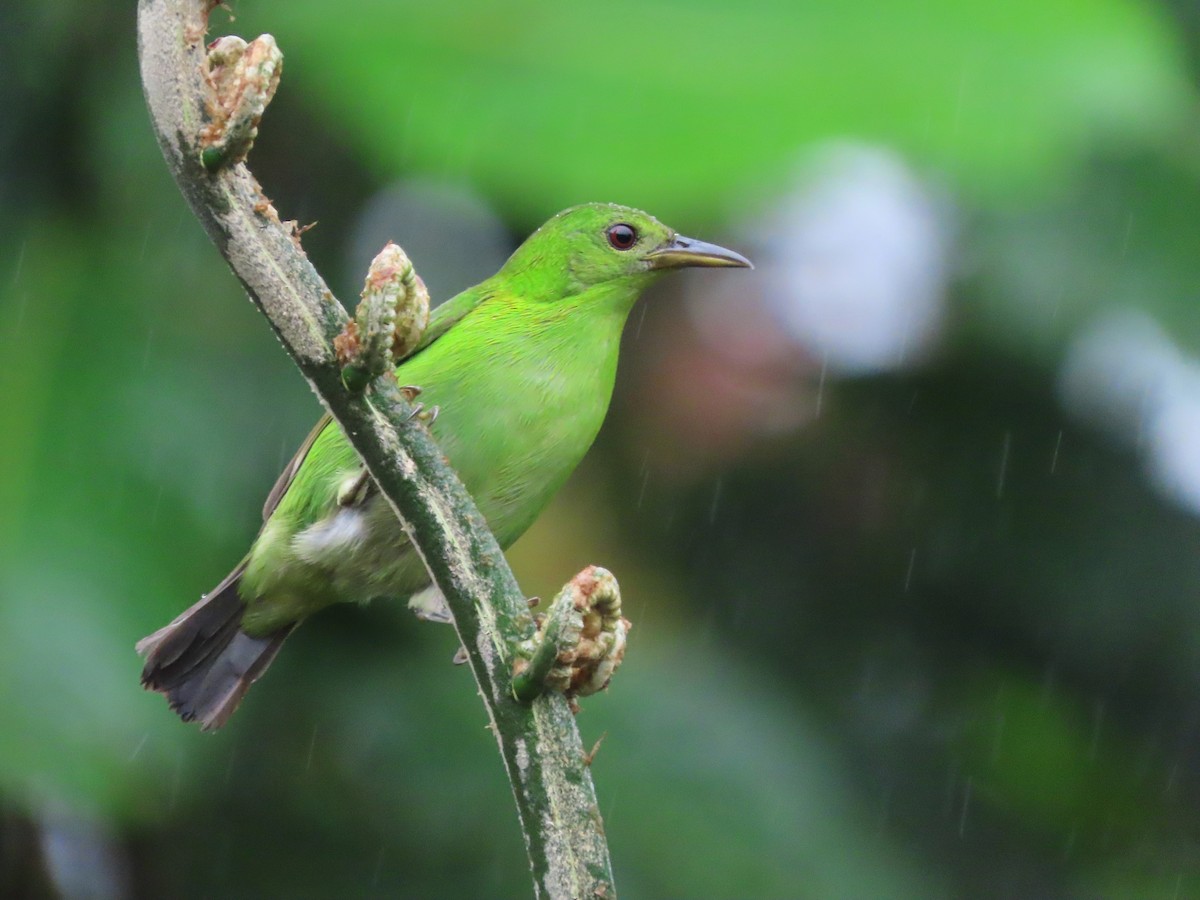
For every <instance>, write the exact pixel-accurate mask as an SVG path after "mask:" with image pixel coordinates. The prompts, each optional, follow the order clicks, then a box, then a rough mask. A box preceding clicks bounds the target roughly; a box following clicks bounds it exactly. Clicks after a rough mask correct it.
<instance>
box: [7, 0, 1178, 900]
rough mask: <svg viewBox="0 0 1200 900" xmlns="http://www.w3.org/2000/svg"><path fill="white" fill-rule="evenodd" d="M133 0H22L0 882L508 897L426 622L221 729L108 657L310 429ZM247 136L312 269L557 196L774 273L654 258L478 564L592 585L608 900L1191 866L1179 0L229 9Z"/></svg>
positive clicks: (283, 691) (499, 236)
mask: <svg viewBox="0 0 1200 900" xmlns="http://www.w3.org/2000/svg"><path fill="white" fill-rule="evenodd" d="M131 7H132V4H120V5H112V4H96V3H84V2H78V0H76V2H71V0H41V2H33V0H8V2H6V3H4V4H3V5H2V6H0V98H2V112H3V114H2V115H0V211H2V212H3V219H2V222H3V225H2V226H0V353H2V359H3V364H2V365H0V895H3V896H4V897H9V896H12V897H20V896H64V897H99V898H123V897H148V898H149V897H205V896H206V897H258V896H261V897H342V896H395V897H422V898H434V897H467V896H480V897H510V896H512V897H515V896H525V895H527V894H528V891H529V887H528V877H527V874H526V871H525V859H524V852H523V849H522V846H521V841H520V838H519V835H518V831H517V826H516V820H515V816H514V814H513V811H512V809H511V796H510V792H509V789H508V786H507V783H506V782H505V780H504V776H503V774H502V770H501V767H500V764H499V760H498V758H497V755H496V752H495V745H494V741H493V740H492V738H491V737H490V736H489V735H488V733H487V732H486V731H485V729H484V716H483V712H482V709H481V708H480V705H479V703H478V700H477V698H476V697H475V693H474V690H473V686H472V684H471V683H470V680H469V674H468V673H467V672H466V671H465V670H463V669H458V668H455V667H453V666H451V665H450V657H451V656H452V654H453V652H454V643H455V642H454V636H453V633H452V632H451V631H450V630H449V629H443V628H438V627H435V626H431V625H423V624H420V623H417V622H415V621H414V620H412V619H411V617H410V616H408V615H407V613H405V612H404V611H403V610H400V609H396V608H388V607H386V606H382V605H380V606H375V607H371V608H367V609H341V610H332V611H328V612H326V613H323V614H322V615H321V616H320V617H319V619H318V620H316V621H314V622H313V623H311V624H310V625H309V626H308V627H306V628H304V629H301V630H300V631H299V632H298V633H297V635H296V636H295V637H294V638H293V639H292V640H291V641H289V643H288V649H287V652H286V653H284V654H283V655H282V656H281V658H280V659H279V661H278V662H277V663H276V665H275V667H274V668H273V670H272V672H271V674H270V676H269V677H267V678H266V679H265V680H264V681H263V682H262V683H261V684H260V685H258V686H257V687H256V688H255V690H254V691H253V692H252V693H251V695H250V697H249V699H248V700H247V702H246V704H245V705H244V707H243V709H242V710H241V711H240V712H239V713H238V715H237V716H236V717H235V719H234V720H233V722H232V723H231V725H230V726H229V727H228V728H227V729H225V730H224V731H222V732H221V733H219V734H217V735H216V736H208V735H200V734H199V733H197V732H196V731H195V730H193V729H191V728H188V727H185V726H183V725H181V724H180V723H179V722H178V721H177V720H176V719H175V717H173V716H172V715H170V714H169V713H168V711H167V709H166V707H165V705H164V704H163V702H162V700H161V698H159V697H156V696H151V695H149V694H145V693H143V692H142V691H141V689H140V688H139V686H138V672H139V662H138V660H137V658H136V657H135V655H134V653H133V644H134V642H135V640H136V639H137V638H139V637H140V636H142V635H143V634H145V633H147V632H149V631H151V630H153V629H155V628H157V627H158V626H160V625H161V624H163V623H164V622H165V621H167V620H168V619H169V618H171V617H172V616H174V615H175V614H176V613H177V612H179V611H180V610H182V609H183V608H184V607H185V606H187V605H189V604H190V603H192V602H193V601H194V600H195V599H196V598H197V597H198V596H199V595H200V594H201V593H202V592H203V591H205V590H207V589H209V588H211V587H212V586H213V585H214V584H215V583H216V582H217V581H218V580H219V579H220V578H221V577H222V576H223V575H224V574H225V572H226V571H227V570H228V569H229V568H230V566H231V565H232V564H233V563H234V562H235V561H236V560H237V559H238V558H239V557H240V556H241V554H242V553H243V552H244V550H245V548H246V546H247V545H248V543H249V541H250V540H251V539H252V537H253V535H254V533H255V530H256V524H257V522H258V509H259V506H260V504H261V501H262V498H263V496H264V495H265V493H266V491H267V490H268V489H269V487H270V485H271V483H272V481H273V478H274V476H275V474H276V473H277V471H278V470H279V469H280V467H281V466H282V465H283V463H284V462H285V461H286V460H287V458H288V457H289V456H290V453H291V451H292V449H293V448H294V447H295V445H296V444H298V442H299V441H300V440H301V439H302V438H303V437H304V435H305V434H306V432H307V431H308V428H309V427H310V425H311V424H312V422H313V421H314V420H315V418H316V417H317V415H318V414H319V408H318V405H317V403H316V402H315V400H314V398H313V397H312V395H311V394H310V392H309V391H308V389H307V388H306V387H305V385H304V383H303V381H302V379H301V378H300V377H299V376H298V375H297V373H296V372H295V371H294V370H293V368H292V366H291V364H290V362H289V361H288V359H287V358H286V356H285V354H284V353H283V352H282V350H281V349H280V348H279V347H278V346H277V344H276V342H275V340H274V338H273V337H272V335H271V333H270V331H269V329H268V328H267V326H266V324H265V323H264V322H263V321H262V319H261V317H260V316H259V315H258V314H257V313H256V312H255V311H254V309H253V308H252V307H251V306H250V304H249V303H247V302H246V301H245V299H244V297H243V296H242V295H241V292H240V290H239V287H238V285H237V283H236V282H235V280H234V279H233V277H232V276H231V275H230V274H229V272H228V271H227V270H226V268H225V266H224V264H223V263H222V261H221V259H220V258H219V256H218V254H217V252H216V251H215V250H214V249H213V248H212V247H211V246H210V245H209V243H208V241H207V239H206V238H205V236H204V235H203V233H202V232H201V230H200V227H199V226H198V225H197V224H196V222H195V221H194V220H193V219H192V217H191V215H190V214H189V212H188V210H187V209H186V207H185V204H184V202H183V200H182V199H181V197H180V196H179V194H178V192H177V190H176V189H175V187H174V185H173V184H172V182H171V180H170V178H169V176H168V174H167V172H166V169H165V166H164V165H163V164H162V161H161V159H160V156H159V152H158V148H157V146H156V144H155V141H154V138H153V136H152V134H151V131H150V128H149V125H148V122H147V117H146V113H145V110H144V107H143V101H142V97H141V92H140V86H139V82H138V75H137V60H136V49H135V42H134V11H133V9H132V8H131ZM232 12H233V13H234V14H235V15H236V21H235V22H233V23H232V24H231V23H230V22H229V18H230V17H229V15H228V13H226V12H222V11H218V12H217V13H215V14H214V31H215V32H216V33H226V32H230V31H233V32H236V33H240V34H243V35H244V36H247V37H249V36H252V35H254V34H257V33H259V32H262V31H270V32H272V33H273V34H274V35H275V36H276V38H277V39H278V41H279V43H280V45H281V47H282V48H283V51H284V54H285V57H286V66H285V71H284V77H283V83H282V87H281V90H280V92H279V96H278V97H277V99H276V101H275V103H274V105H273V106H272V108H271V109H270V111H269V112H268V113H267V116H266V118H265V120H264V127H263V133H262V136H261V138H260V140H259V143H258V146H257V147H256V148H255V151H254V154H253V156H252V162H253V165H254V169H255V171H256V172H257V173H258V175H259V177H260V179H261V180H262V182H263V183H264V185H265V187H266V190H267V192H268V194H269V195H270V196H271V197H272V198H273V200H274V201H275V203H276V205H277V206H278V208H279V210H280V212H281V214H282V215H283V216H284V217H285V218H295V219H298V220H299V221H301V222H302V223H305V222H311V221H318V222H319V224H318V225H317V227H316V228H314V229H313V230H312V231H310V232H308V233H307V234H306V235H305V239H304V241H305V245H306V247H307V248H308V249H309V251H310V254H311V255H312V257H313V258H314V260H315V261H316V263H317V264H318V266H319V268H321V269H322V271H323V272H324V273H325V274H326V276H327V278H328V279H329V281H330V283H331V285H332V286H333V287H334V288H335V290H336V291H337V293H338V294H339V296H341V297H342V298H343V300H346V301H349V300H351V299H353V298H354V297H355V296H356V294H357V288H358V286H359V284H360V283H361V278H362V274H363V272H364V270H365V266H366V263H367V261H368V260H369V259H370V258H371V256H372V255H373V254H374V253H375V251H376V250H378V249H379V247H380V246H382V244H383V243H384V242H385V241H386V240H387V239H388V238H394V239H396V240H398V241H399V242H401V243H402V244H403V245H404V246H405V247H406V248H407V249H408V250H409V252H410V254H411V255H412V256H413V258H414V259H415V261H416V264H417V267H418V269H419V270H420V271H421V272H422V273H423V274H424V275H425V277H426V280H427V281H428V282H429V284H430V286H431V289H432V290H433V292H434V295H435V297H437V298H443V299H444V298H445V297H448V296H449V295H451V294H452V293H453V292H454V291H456V290H458V289H460V288H462V287H464V286H466V285H468V284H471V283H473V282H475V281H477V280H479V279H480V278H482V277H483V276H485V275H487V274H489V273H490V272H492V271H494V270H495V269H496V268H497V267H498V266H499V264H500V262H501V261H502V260H503V259H504V257H505V255H506V254H507V253H508V252H509V251H510V250H511V249H512V248H513V247H514V246H515V244H516V242H517V241H518V240H519V239H520V238H521V237H522V236H523V235H524V234H526V233H528V232H529V231H530V230H531V229H532V228H534V227H536V226H537V225H538V224H539V223H540V222H541V221H542V220H543V219H544V218H546V217H548V216H549V215H550V214H552V213H553V212H555V211H557V210H558V209H560V208H562V207H565V206H568V205H571V204H573V203H577V202H581V201H585V200H612V201H618V202H622V203H628V204H633V205H637V206H641V207H644V208H646V209H648V210H649V211H651V212H653V213H655V214H656V215H658V216H659V217H661V218H662V219H664V220H665V221H667V222H669V223H670V224H672V225H673V226H675V227H677V228H678V229H679V230H680V231H682V232H684V233H687V234H691V235H695V236H697V237H701V238H705V239H709V240H716V241H720V242H722V243H727V244H729V245H731V246H734V247H736V248H737V249H739V250H742V251H744V252H746V253H747V254H748V255H750V256H752V257H753V258H754V259H755V261H756V263H757V264H758V267H757V269H756V270H755V271H754V272H753V273H742V272H732V273H705V274H704V275H703V276H701V277H696V278H692V277H686V276H684V277H679V278H676V279H673V280H670V281H664V282H663V283H662V284H661V285H659V286H658V287H656V289H655V290H654V291H653V292H652V294H651V295H650V296H648V297H647V298H646V299H645V300H644V301H643V303H642V305H641V306H640V307H639V309H638V310H637V311H635V313H634V318H633V320H632V323H631V327H630V329H629V333H628V335H627V342H626V347H625V349H624V356H623V369H622V372H621V376H620V379H619V385H618V391H617V395H616V398H615V400H614V408H613V413H612V415H611V417H610V420H609V422H608V424H607V425H606V428H605V431H604V432H603V434H602V435H601V437H600V439H599V441H598V443H597V446H596V448H595V450H594V451H593V453H592V454H591V455H590V456H589V458H588V460H587V461H586V462H585V464H584V465H583V467H582V468H581V469H580V471H579V472H578V473H577V475H576V476H575V478H574V479H573V480H572V481H571V482H570V484H569V486H568V487H567V489H566V490H565V491H564V492H563V495H562V496H561V497H560V498H559V499H558V500H557V501H556V502H555V504H554V506H553V507H552V508H551V509H550V510H549V511H548V512H547V513H546V514H545V516H544V517H543V518H542V520H541V521H540V522H539V524H538V525H537V526H535V527H534V529H533V530H532V531H531V532H530V533H529V535H527V537H526V538H524V539H523V540H522V541H521V542H520V543H519V544H518V545H517V546H516V547H515V548H514V550H513V551H512V553H511V554H510V556H511V558H512V560H513V563H514V566H515V567H516V569H517V574H518V576H519V578H520V579H521V581H522V585H523V587H524V588H525V590H526V591H527V592H528V593H529V594H531V595H533V594H537V595H542V596H548V595H552V594H553V593H554V591H555V590H556V589H557V587H558V586H560V585H561V584H562V583H563V582H564V581H565V580H566V579H567V578H569V577H570V576H571V575H572V574H573V573H574V572H576V571H577V570H578V569H579V568H581V567H582V566H583V565H585V564H587V563H598V564H602V565H605V566H608V567H610V568H612V569H613V570H614V571H615V572H616V573H617V575H618V576H619V578H620V579H621V584H622V587H623V590H624V594H625V598H626V603H627V611H628V614H629V615H630V617H631V618H632V619H633V621H634V625H635V628H634V631H633V633H632V638H631V645H630V652H629V656H628V659H627V661H626V664H625V667H624V668H623V669H622V671H621V673H620V676H619V677H618V678H617V679H616V681H615V683H614V686H613V687H612V689H611V690H610V691H609V692H608V693H606V694H604V695H601V696H597V697H594V698H591V699H590V700H589V701H588V702H587V703H586V704H585V706H584V710H583V712H582V713H581V714H580V716H579V724H580V727H581V729H582V732H583V735H584V739H585V742H587V743H588V744H589V745H590V743H591V742H593V741H595V740H596V739H598V738H599V737H600V736H601V735H607V736H606V737H605V739H604V742H603V745H602V747H601V749H600V752H599V754H598V756H597V758H596V761H595V764H594V767H593V771H594V773H595V777H596V781H597V786H598V790H599V795H600V801H601V807H602V812H603V813H604V816H605V822H606V826H607V832H608V836H609V839H610V845H611V849H612V852H613V856H614V865H615V870H616V876H617V883H618V886H619V888H620V889H621V891H622V895H623V896H625V897H629V898H660V897H680V898H684V897H686V898H692V897H695V898H710V897H715V898H725V897H727V898H757V897H773V898H801V897H804V898H841V897H845V898H892V897H896V898H925V897H947V898H949V897H1013V898H1034V897H1046V898H1050V897H1054V898H1059V897H1066V898H1074V897H1078V898H1085V897H1086V898H1091V897H1138V898H1141V897H1145V898H1158V897H1161V898H1186V897H1200V844H1198V840H1200V802H1198V801H1200V752H1198V749H1197V748H1198V746H1200V521H1198V518H1197V517H1198V516H1200V307H1198V305H1197V304H1198V302H1200V116H1198V105H1197V91H1196V85H1197V78H1198V75H1200V14H1197V11H1196V7H1195V5H1194V4H1192V3H1190V2H1184V0H1176V2H1167V0H1164V2H1149V0H1147V2H1141V3H1137V2H1132V0H1037V2H1035V0H1012V2H1009V3H1006V4H968V3H961V2H952V0H903V2H884V0H867V2H862V3H855V4H834V3H826V4H795V3H791V2H783V0H774V2H772V0H757V2H750V0H747V2H743V3H730V2H721V3H714V2H704V0H691V2H688V3H681V2H669V0H640V2H632V0H618V2H612V3H607V4H564V3H552V2H549V0H538V2H534V0H529V2H521V3H509V4H501V5H495V4H490V3H484V2H482V0H477V2H463V3H444V4H414V3H370V2H356V0H345V2H343V3H340V4H338V5H336V6H330V5H329V4H326V3H318V2H315V0H291V2H289V3H286V4H261V3H252V2H245V0H243V2H234V3H233V5H232Z"/></svg>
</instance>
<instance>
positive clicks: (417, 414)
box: [408, 403, 441, 425]
mask: <svg viewBox="0 0 1200 900" xmlns="http://www.w3.org/2000/svg"><path fill="white" fill-rule="evenodd" d="M440 411H441V407H440V406H431V407H429V409H426V408H425V404H424V403H417V404H416V405H414V406H413V410H412V412H410V413H409V414H408V420H409V421H410V422H411V421H412V420H413V419H420V420H421V421H422V422H424V423H425V424H426V425H432V424H433V423H434V422H436V421H437V417H438V413H439V412H440Z"/></svg>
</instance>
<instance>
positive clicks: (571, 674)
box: [512, 566, 632, 710]
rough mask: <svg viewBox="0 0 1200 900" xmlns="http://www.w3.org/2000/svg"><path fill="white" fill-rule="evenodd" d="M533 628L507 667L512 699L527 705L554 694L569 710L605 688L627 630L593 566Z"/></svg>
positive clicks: (616, 600) (615, 598) (608, 577)
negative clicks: (510, 674) (510, 667)
mask: <svg viewBox="0 0 1200 900" xmlns="http://www.w3.org/2000/svg"><path fill="white" fill-rule="evenodd" d="M537 625H538V629H537V633H536V634H535V635H534V636H533V637H532V638H531V639H530V640H528V641H526V642H525V643H524V644H523V645H522V646H521V648H520V651H519V653H520V655H519V657H518V658H517V661H516V663H515V664H514V665H513V681H512V691H513V694H514V696H516V698H517V699H518V700H523V701H525V702H530V701H532V700H533V699H535V698H536V697H538V696H539V695H540V694H542V693H544V692H546V691H548V690H554V691H560V692H562V693H563V694H565V695H566V697H567V699H568V700H569V701H570V702H571V708H572V709H573V710H576V709H578V706H577V704H576V703H575V698H576V697H585V696H587V695H588V694H594V693H596V692H597V691H602V690H604V688H606V687H608V683H609V681H611V680H612V676H613V673H614V672H616V671H617V667H618V666H620V665H621V661H622V660H623V659H624V658H625V642H626V637H627V635H628V634H629V629H630V628H631V627H632V626H631V625H630V623H629V620H628V619H626V618H624V617H623V616H622V615H621V592H620V589H619V588H618V587H617V579H616V578H614V577H613V575H612V573H611V572H609V571H608V570H607V569H601V568H599V567H598V566H588V567H587V568H586V569H584V570H583V571H582V572H580V573H579V574H578V575H576V576H575V577H574V578H572V579H571V581H570V583H569V584H568V585H567V586H566V587H564V588H563V589H562V590H561V591H560V592H559V594H558V596H557V597H555V598H554V601H553V602H552V603H551V604H550V609H549V611H548V612H547V613H546V614H544V615H539V616H538V617H537Z"/></svg>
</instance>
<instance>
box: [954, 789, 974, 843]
mask: <svg viewBox="0 0 1200 900" xmlns="http://www.w3.org/2000/svg"><path fill="white" fill-rule="evenodd" d="M973 786H974V785H973V781H972V778H971V776H969V775H968V776H967V783H966V786H965V787H964V788H963V800H962V808H961V809H960V810H959V814H958V836H959V837H962V836H963V835H964V834H965V833H966V830H967V809H968V808H969V807H970V805H971V791H972V788H973Z"/></svg>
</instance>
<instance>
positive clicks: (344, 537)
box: [292, 509, 367, 562]
mask: <svg viewBox="0 0 1200 900" xmlns="http://www.w3.org/2000/svg"><path fill="white" fill-rule="evenodd" d="M366 535H367V527H366V520H365V518H364V516H363V514H362V512H361V511H360V510H357V509H343V510H339V511H338V513H337V515H335V516H334V517H333V518H332V519H326V520H325V521H323V522H318V523H317V524H316V525H313V526H311V527H309V528H306V529H305V530H304V531H302V532H300V533H299V534H298V535H296V537H295V539H294V541H293V544H292V546H293V547H294V548H295V550H296V554H297V555H298V556H300V557H301V558H303V559H305V560H307V561H309V562H321V561H322V559H323V558H326V557H329V556H340V555H342V554H344V553H345V552H346V551H348V550H352V549H353V548H354V547H355V546H357V545H358V544H359V543H361V542H362V540H363V538H365V537H366Z"/></svg>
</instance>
